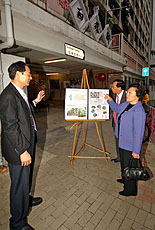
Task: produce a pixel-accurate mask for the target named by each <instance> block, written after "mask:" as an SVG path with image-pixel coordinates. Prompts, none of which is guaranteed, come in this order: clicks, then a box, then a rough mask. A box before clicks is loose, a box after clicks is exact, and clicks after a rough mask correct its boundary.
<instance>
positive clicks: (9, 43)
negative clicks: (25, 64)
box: [0, 0, 14, 93]
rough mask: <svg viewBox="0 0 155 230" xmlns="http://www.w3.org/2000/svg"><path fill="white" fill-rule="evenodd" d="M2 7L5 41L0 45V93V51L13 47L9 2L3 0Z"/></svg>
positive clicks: (0, 83) (0, 79)
mask: <svg viewBox="0 0 155 230" xmlns="http://www.w3.org/2000/svg"><path fill="white" fill-rule="evenodd" d="M4 6H5V20H6V33H7V39H6V41H5V42H3V43H1V44H0V93H1V92H2V90H3V89H4V82H3V76H4V73H3V69H2V59H1V50H2V49H5V48H10V47H12V46H13V45H14V36H13V24H12V15H11V0H4Z"/></svg>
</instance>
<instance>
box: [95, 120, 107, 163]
mask: <svg viewBox="0 0 155 230" xmlns="http://www.w3.org/2000/svg"><path fill="white" fill-rule="evenodd" d="M95 125H96V130H97V134H98V137H99V140H100V144H101V147H102V150H103V152H104V156H105V157H106V154H105V149H104V145H103V142H102V139H101V136H100V132H99V129H98V124H97V121H95ZM105 159H106V163H108V159H107V158H105Z"/></svg>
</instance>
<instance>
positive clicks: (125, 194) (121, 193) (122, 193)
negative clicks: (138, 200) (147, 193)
mask: <svg viewBox="0 0 155 230" xmlns="http://www.w3.org/2000/svg"><path fill="white" fill-rule="evenodd" d="M119 195H121V196H137V193H134V194H127V193H125V192H124V191H121V192H119Z"/></svg>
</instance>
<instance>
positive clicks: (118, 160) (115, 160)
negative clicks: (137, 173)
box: [111, 157, 120, 163]
mask: <svg viewBox="0 0 155 230" xmlns="http://www.w3.org/2000/svg"><path fill="white" fill-rule="evenodd" d="M111 161H114V162H115V163H117V162H120V159H119V158H118V157H116V158H112V159H111Z"/></svg>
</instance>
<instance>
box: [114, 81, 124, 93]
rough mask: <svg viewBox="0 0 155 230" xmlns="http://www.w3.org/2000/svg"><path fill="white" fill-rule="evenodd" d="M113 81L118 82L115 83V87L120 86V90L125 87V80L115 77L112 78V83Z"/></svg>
mask: <svg viewBox="0 0 155 230" xmlns="http://www.w3.org/2000/svg"><path fill="white" fill-rule="evenodd" d="M114 82H118V83H117V85H116V86H117V87H121V89H122V90H124V89H125V82H124V81H123V80H122V79H115V80H113V83H114Z"/></svg>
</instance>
